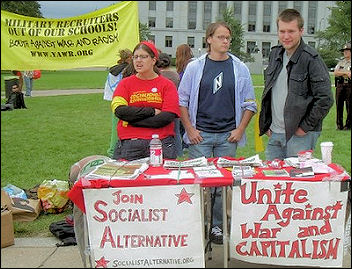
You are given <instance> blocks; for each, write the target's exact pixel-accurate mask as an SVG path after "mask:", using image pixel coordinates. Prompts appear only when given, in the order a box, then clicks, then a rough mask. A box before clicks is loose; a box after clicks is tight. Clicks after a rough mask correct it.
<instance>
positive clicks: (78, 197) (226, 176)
mask: <svg viewBox="0 0 352 269" xmlns="http://www.w3.org/2000/svg"><path fill="white" fill-rule="evenodd" d="M182 170H186V171H187V172H190V173H192V174H193V175H194V178H189V179H180V180H179V181H177V180H175V179H171V178H158V179H148V178H147V177H146V176H145V175H144V174H146V175H162V174H165V175H166V174H168V173H170V170H169V169H165V168H163V167H149V168H148V169H147V170H146V171H145V172H144V174H141V175H139V176H138V177H137V178H136V179H134V180H120V179H119V180H107V179H86V178H80V179H79V180H78V181H77V182H76V183H75V184H74V185H73V187H72V189H71V190H70V191H69V192H68V197H69V198H70V200H71V201H72V202H73V203H75V205H76V206H77V207H78V208H80V209H81V210H82V211H83V212H85V207H84V199H83V192H82V190H83V189H100V188H109V187H112V188H120V187H142V186H160V185H176V184H200V185H201V186H202V187H220V186H232V184H233V177H232V174H231V171H229V170H227V169H225V168H219V170H220V171H221V173H222V174H223V177H217V178H199V177H197V176H196V175H195V173H194V171H193V169H182Z"/></svg>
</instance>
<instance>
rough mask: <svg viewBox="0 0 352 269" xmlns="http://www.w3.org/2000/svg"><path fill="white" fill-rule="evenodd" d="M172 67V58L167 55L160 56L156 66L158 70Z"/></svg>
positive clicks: (161, 54)
mask: <svg viewBox="0 0 352 269" xmlns="http://www.w3.org/2000/svg"><path fill="white" fill-rule="evenodd" d="M170 65H171V57H170V56H169V55H168V54H166V53H160V54H159V60H158V62H157V64H156V66H157V67H158V68H166V67H169V66H170Z"/></svg>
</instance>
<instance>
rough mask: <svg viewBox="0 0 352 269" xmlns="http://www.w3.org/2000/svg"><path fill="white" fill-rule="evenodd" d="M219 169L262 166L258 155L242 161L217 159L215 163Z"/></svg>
mask: <svg viewBox="0 0 352 269" xmlns="http://www.w3.org/2000/svg"><path fill="white" fill-rule="evenodd" d="M217 165H218V166H219V167H232V166H234V165H247V166H263V162H262V160H261V159H260V158H259V155H258V154H256V155H254V156H252V157H249V158H247V159H244V160H240V161H237V160H229V159H226V158H224V157H219V159H218V161H217Z"/></svg>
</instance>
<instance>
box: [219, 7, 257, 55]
mask: <svg viewBox="0 0 352 269" xmlns="http://www.w3.org/2000/svg"><path fill="white" fill-rule="evenodd" d="M222 20H223V21H225V22H226V23H227V24H228V25H229V27H230V29H231V32H232V35H231V36H232V37H231V44H230V52H231V53H232V54H234V55H236V56H237V57H238V58H240V59H241V60H242V61H244V62H253V61H254V58H253V57H252V56H251V55H250V54H249V53H247V52H244V51H242V50H241V48H243V47H244V46H245V44H244V39H243V36H244V30H243V28H242V25H241V23H240V21H239V20H237V19H235V16H234V13H233V10H231V9H230V8H227V9H224V10H223V13H222Z"/></svg>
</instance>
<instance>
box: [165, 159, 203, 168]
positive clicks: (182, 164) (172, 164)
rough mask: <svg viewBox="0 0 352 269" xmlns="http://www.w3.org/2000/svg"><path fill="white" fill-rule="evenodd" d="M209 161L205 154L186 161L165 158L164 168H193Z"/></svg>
mask: <svg viewBox="0 0 352 269" xmlns="http://www.w3.org/2000/svg"><path fill="white" fill-rule="evenodd" d="M207 165H208V161H207V159H206V158H205V157H204V156H203V157H200V158H196V159H191V160H186V161H174V160H165V161H164V168H167V169H178V168H181V169H182V168H192V167H198V166H207Z"/></svg>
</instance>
